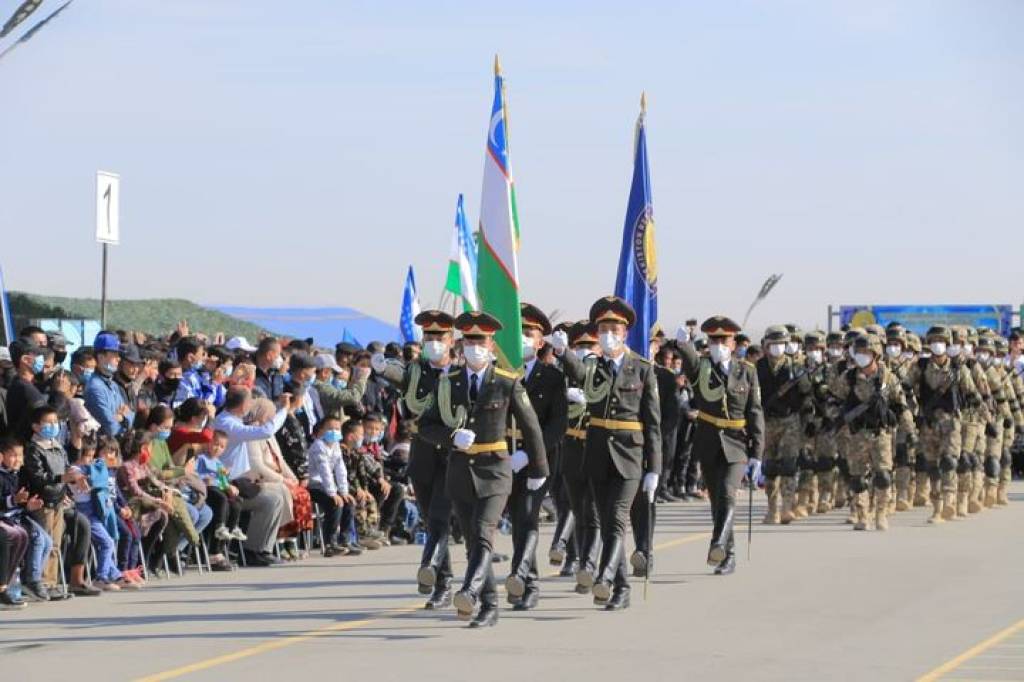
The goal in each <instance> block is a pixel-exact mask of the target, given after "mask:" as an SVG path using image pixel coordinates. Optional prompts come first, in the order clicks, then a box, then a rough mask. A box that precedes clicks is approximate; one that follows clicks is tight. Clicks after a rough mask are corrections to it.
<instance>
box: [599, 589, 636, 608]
mask: <svg viewBox="0 0 1024 682" xmlns="http://www.w3.org/2000/svg"><path fill="white" fill-rule="evenodd" d="M629 593H630V588H628V587H618V586H616V587H615V592H613V593H612V598H611V599H609V600H608V603H607V604H605V607H604V610H605V611H622V610H623V609H628V608H629Z"/></svg>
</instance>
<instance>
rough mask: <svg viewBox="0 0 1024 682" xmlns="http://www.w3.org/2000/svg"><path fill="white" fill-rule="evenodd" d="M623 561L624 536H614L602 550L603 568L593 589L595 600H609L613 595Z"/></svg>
mask: <svg viewBox="0 0 1024 682" xmlns="http://www.w3.org/2000/svg"><path fill="white" fill-rule="evenodd" d="M621 561H622V538H618V537H617V538H614V539H613V540H612V541H611V542H609V543H608V544H607V545H605V546H604V547H603V548H602V550H601V570H600V573H599V574H598V578H597V581H596V582H595V583H594V587H593V589H592V590H591V591H592V592H593V594H594V600H595V601H597V602H607V601H608V600H609V599H610V598H611V596H612V583H613V582H614V580H615V574H616V572H617V571H618V570H619V563H620V562H621Z"/></svg>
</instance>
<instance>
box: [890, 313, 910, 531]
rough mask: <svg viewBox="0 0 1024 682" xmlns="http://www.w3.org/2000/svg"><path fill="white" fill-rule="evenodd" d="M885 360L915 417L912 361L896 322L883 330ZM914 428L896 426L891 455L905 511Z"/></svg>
mask: <svg viewBox="0 0 1024 682" xmlns="http://www.w3.org/2000/svg"><path fill="white" fill-rule="evenodd" d="M885 334H886V338H885V364H886V367H888V368H889V369H890V370H891V371H892V373H893V374H894V375H896V378H897V379H899V382H900V386H902V387H903V388H904V396H905V397H906V399H907V408H908V409H909V410H910V413H911V416H913V417H915V418H916V417H917V401H916V400H915V399H914V392H913V389H912V387H911V386H910V383H909V375H910V367H911V365H912V363H913V355H910V354H908V353H906V350H907V332H906V330H905V329H904V328H903V327H902V326H901V325H898V324H895V325H890V326H889V327H888V328H887V329H886V330H885ZM915 433H916V432H915V430H914V429H911V430H909V431H908V430H906V429H905V428H903V427H902V426H898V427H897V428H896V433H895V443H894V450H893V452H894V456H893V487H894V488H895V492H896V495H895V498H896V500H895V505H894V509H895V510H896V511H900V512H902V511H907V510H909V509H910V506H911V502H912V500H911V487H910V486H911V474H912V473H913V468H912V467H913V466H914V462H915V454H916V453H915V448H914V447H913V441H914V438H915Z"/></svg>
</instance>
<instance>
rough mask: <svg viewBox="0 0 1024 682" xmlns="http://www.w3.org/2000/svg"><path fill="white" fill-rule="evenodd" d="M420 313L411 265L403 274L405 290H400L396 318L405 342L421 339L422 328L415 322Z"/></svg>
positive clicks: (414, 276)
mask: <svg viewBox="0 0 1024 682" xmlns="http://www.w3.org/2000/svg"><path fill="white" fill-rule="evenodd" d="M419 314H420V298H419V294H417V293H416V275H415V274H413V271H412V266H411V265H410V266H409V272H408V274H407V275H406V276H405V290H404V291H403V292H402V313H401V315H400V316H399V318H398V328H399V329H401V330H402V338H403V339H405V342H406V343H410V342H412V341H417V342H418V341H420V340H422V339H423V328H422V327H420V326H419V325H418V324H416V322H415V320H416V316H417V315H419Z"/></svg>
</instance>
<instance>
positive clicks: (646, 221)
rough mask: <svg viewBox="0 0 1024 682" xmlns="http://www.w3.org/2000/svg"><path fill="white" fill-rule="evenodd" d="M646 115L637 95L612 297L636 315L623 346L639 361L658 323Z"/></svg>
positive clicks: (643, 100)
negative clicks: (629, 179)
mask: <svg viewBox="0 0 1024 682" xmlns="http://www.w3.org/2000/svg"><path fill="white" fill-rule="evenodd" d="M646 115H647V97H646V96H645V95H641V96H640V117H639V118H638V119H637V121H636V141H635V144H634V149H633V183H632V185H631V186H630V188H629V201H628V203H627V204H626V223H625V225H624V226H623V230H622V249H621V251H620V253H619V273H618V275H617V276H616V278H615V295H616V296H618V297H620V298H622V299H623V300H624V301H626V303H628V304H629V305H631V306H632V307H633V310H634V311H636V324H634V325H633V327H632V328H631V329H630V330H629V335H628V336H627V338H626V344H627V345H628V346H629V347H630V349H631V350H632V351H633V352H635V353H638V354H640V355H641V356H643V357H647V355H648V353H649V352H650V340H651V329H652V328H653V327H654V325H655V324H656V323H657V322H658V258H657V254H656V251H655V248H654V210H653V207H652V205H651V172H650V168H649V167H648V165H647V130H646V125H645V122H644V118H645V116H646Z"/></svg>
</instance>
